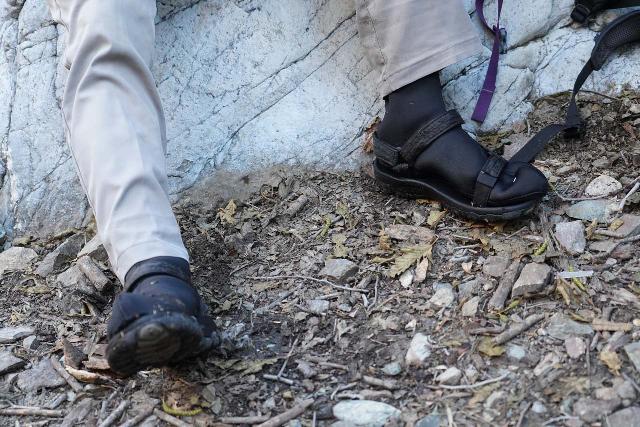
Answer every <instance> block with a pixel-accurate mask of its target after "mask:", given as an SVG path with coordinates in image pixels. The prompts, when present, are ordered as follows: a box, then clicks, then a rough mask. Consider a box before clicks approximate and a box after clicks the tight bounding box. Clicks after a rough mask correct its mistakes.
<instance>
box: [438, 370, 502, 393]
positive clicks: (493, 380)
mask: <svg viewBox="0 0 640 427" xmlns="http://www.w3.org/2000/svg"><path fill="white" fill-rule="evenodd" d="M509 375H511V374H509V373H506V374H504V375H501V376H499V377H496V378H490V379H488V380H484V381H480V382H479V383H474V384H463V385H444V384H440V385H430V386H428V387H429V388H433V389H439V388H444V389H446V390H469V389H474V388H478V387H484V386H485V385H487V384H493V383H497V382H500V381H502V380H503V379H505V378H507V377H508V376H509Z"/></svg>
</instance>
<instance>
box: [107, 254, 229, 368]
mask: <svg viewBox="0 0 640 427" xmlns="http://www.w3.org/2000/svg"><path fill="white" fill-rule="evenodd" d="M207 311H208V308H207V306H206V305H205V304H204V303H203V302H202V299H201V298H200V296H199V295H198V292H197V291H196V290H195V288H194V287H193V286H192V285H191V274H190V271H189V263H188V262H187V261H186V260H184V259H182V258H174V257H156V258H151V259H149V260H146V261H142V262H140V263H137V264H136V265H134V266H133V267H132V268H131V270H129V272H128V273H127V276H126V278H125V291H124V292H122V293H121V294H120V295H118V296H117V297H116V299H115V301H114V303H113V311H112V313H111V318H110V319H109V324H108V327H107V335H108V339H109V345H108V347H107V360H108V361H109V365H110V367H111V369H112V370H113V371H115V372H117V373H119V374H122V375H131V374H134V373H135V372H138V371H140V370H142V369H146V368H151V367H161V366H166V365H169V364H174V363H176V362H179V361H181V360H184V359H186V358H189V357H194V356H198V355H203V354H206V353H207V352H209V351H210V350H212V349H214V348H215V347H217V346H218V345H219V344H220V336H219V333H218V331H217V328H216V325H215V323H214V322H213V319H212V318H211V317H209V315H208V313H207Z"/></svg>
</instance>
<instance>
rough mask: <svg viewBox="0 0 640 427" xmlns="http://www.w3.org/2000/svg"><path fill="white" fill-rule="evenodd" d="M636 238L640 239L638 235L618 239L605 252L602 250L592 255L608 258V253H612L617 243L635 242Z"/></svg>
mask: <svg viewBox="0 0 640 427" xmlns="http://www.w3.org/2000/svg"><path fill="white" fill-rule="evenodd" d="M638 240H640V235H637V236H631V237H627V238H624V239H620V240H617V241H615V242H614V245H613V246H612V247H611V248H610V249H609V250H608V251H606V252H603V253H601V254H598V255H594V256H593V257H594V258H596V259H598V258H609V255H611V254H612V253H613V251H615V250H616V248H617V247H618V245H621V244H622V243H631V242H637V241H638Z"/></svg>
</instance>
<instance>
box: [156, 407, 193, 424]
mask: <svg viewBox="0 0 640 427" xmlns="http://www.w3.org/2000/svg"><path fill="white" fill-rule="evenodd" d="M153 415H155V416H156V417H158V418H160V419H161V420H162V421H164V422H165V423H169V424H171V425H172V426H176V427H191V424H189V423H185V422H184V421H182V420H181V419H178V418H176V417H174V416H173V415H169V414H167V413H166V412H163V411H161V410H159V409H154V410H153Z"/></svg>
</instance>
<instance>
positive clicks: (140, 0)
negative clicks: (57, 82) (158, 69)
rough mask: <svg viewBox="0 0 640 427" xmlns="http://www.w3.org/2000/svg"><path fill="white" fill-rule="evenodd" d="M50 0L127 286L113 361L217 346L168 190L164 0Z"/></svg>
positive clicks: (125, 364) (113, 324)
mask: <svg viewBox="0 0 640 427" xmlns="http://www.w3.org/2000/svg"><path fill="white" fill-rule="evenodd" d="M48 2H49V6H50V9H51V14H52V16H53V18H54V19H55V20H56V21H57V22H59V23H60V24H61V25H63V26H64V27H65V28H66V29H67V49H66V52H65V57H64V61H65V65H66V66H67V68H68V69H69V74H68V78H67V84H66V88H65V92H64V100H63V106H62V109H63V118H64V121H65V126H66V129H65V130H66V136H67V140H68V142H69V145H70V147H71V152H72V154H73V157H74V158H75V160H76V164H77V167H78V172H79V176H80V180H81V182H82V185H83V187H84V190H85V192H86V194H87V197H88V198H89V201H90V203H91V206H92V208H93V211H94V214H95V217H96V223H97V226H98V232H99V234H100V236H101V238H102V241H103V243H104V245H105V248H106V250H107V252H108V254H109V259H110V261H111V264H112V267H113V268H114V270H115V272H116V274H117V276H118V278H119V279H120V280H121V281H122V282H123V284H124V285H125V291H124V292H123V293H121V294H120V295H118V297H117V298H116V299H115V301H114V303H113V310H112V313H111V317H110V320H109V325H108V329H107V335H108V338H109V346H108V349H107V359H108V360H109V363H110V365H111V368H112V369H113V370H114V371H117V372H120V373H123V374H130V373H133V372H135V371H137V370H140V369H143V368H145V367H147V366H162V365H165V364H167V363H170V362H175V361H178V360H181V359H183V358H185V357H187V356H191V355H195V354H197V353H200V352H202V351H206V350H209V349H210V348H211V347H212V346H213V344H214V343H215V338H216V336H215V325H214V324H213V321H212V320H211V319H210V318H209V317H208V315H207V308H206V306H205V305H204V304H203V303H202V301H201V299H200V297H199V295H198V293H197V292H196V290H195V288H193V286H191V276H190V269H189V262H188V255H187V250H186V249H185V247H184V245H183V243H182V239H181V236H180V230H179V227H178V224H177V221H176V219H175V217H174V215H173V212H172V210H171V204H170V202H169V197H168V191H167V174H166V164H165V163H166V161H165V149H166V140H165V138H166V137H165V123H164V117H163V112H162V106H161V102H160V97H159V95H158V91H157V89H156V86H155V82H154V79H153V76H152V75H151V71H150V64H151V59H152V55H153V51H154V43H155V25H154V19H155V15H156V0H48ZM160 350H161V351H160Z"/></svg>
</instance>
